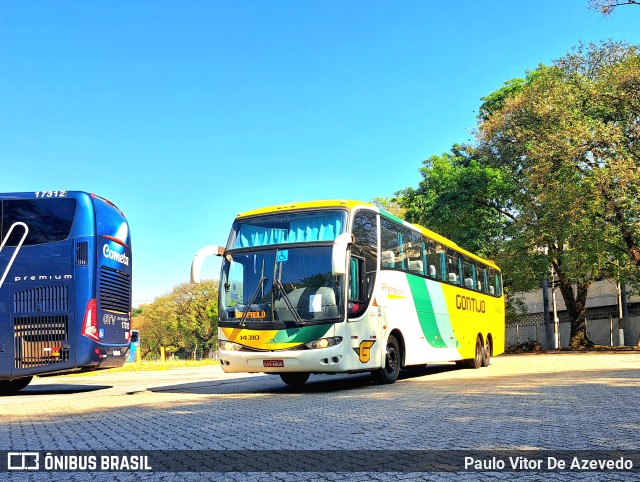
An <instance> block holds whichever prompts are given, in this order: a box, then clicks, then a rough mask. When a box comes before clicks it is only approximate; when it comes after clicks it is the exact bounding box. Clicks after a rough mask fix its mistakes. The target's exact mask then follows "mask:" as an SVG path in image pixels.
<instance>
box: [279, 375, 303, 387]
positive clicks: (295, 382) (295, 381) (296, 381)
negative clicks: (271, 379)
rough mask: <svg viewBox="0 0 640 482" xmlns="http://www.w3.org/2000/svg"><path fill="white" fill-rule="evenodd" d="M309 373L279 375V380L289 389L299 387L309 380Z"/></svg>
mask: <svg viewBox="0 0 640 482" xmlns="http://www.w3.org/2000/svg"><path fill="white" fill-rule="evenodd" d="M309 375H310V373H298V372H293V373H281V374H280V378H282V381H283V382H284V383H286V384H287V385H289V386H290V387H301V386H302V385H304V384H305V383H306V381H307V380H309Z"/></svg>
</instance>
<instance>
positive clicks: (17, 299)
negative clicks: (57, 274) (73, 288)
mask: <svg viewBox="0 0 640 482" xmlns="http://www.w3.org/2000/svg"><path fill="white" fill-rule="evenodd" d="M68 310H69V288H68V287H67V286H40V287H38V288H33V289H30V290H24V291H18V292H16V293H14V294H13V312H14V313H16V314H19V313H38V312H47V313H52V312H53V313H58V312H61V311H68Z"/></svg>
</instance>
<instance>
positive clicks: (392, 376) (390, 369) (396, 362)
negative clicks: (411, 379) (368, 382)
mask: <svg viewBox="0 0 640 482" xmlns="http://www.w3.org/2000/svg"><path fill="white" fill-rule="evenodd" d="M400 359H401V357H400V345H399V344H398V340H396V337H395V336H393V335H389V339H388V340H387V346H386V349H385V357H384V366H383V367H382V368H379V369H377V370H374V371H373V372H371V374H372V375H373V379H374V380H375V381H376V382H377V383H387V384H388V383H394V382H395V381H396V380H397V379H398V376H399V375H400Z"/></svg>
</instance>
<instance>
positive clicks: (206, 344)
mask: <svg viewBox="0 0 640 482" xmlns="http://www.w3.org/2000/svg"><path fill="white" fill-rule="evenodd" d="M217 297H218V283H217V282H214V281H203V282H202V283H199V284H191V283H183V284H181V285H178V286H176V287H175V288H174V289H173V290H172V291H171V292H170V293H168V294H166V295H164V296H161V297H158V298H156V299H155V300H154V301H153V302H152V303H150V304H148V305H144V306H142V307H141V308H140V309H139V310H138V314H137V315H136V316H134V319H133V326H134V327H135V328H136V329H138V330H139V331H140V340H141V342H140V344H141V353H142V356H143V357H146V356H147V355H149V354H150V353H157V354H159V353H160V347H165V349H168V350H170V351H172V352H180V351H182V352H185V353H189V354H191V353H193V352H194V351H197V350H202V356H203V357H204V358H206V357H208V356H209V353H210V352H211V350H214V349H216V348H217V346H218V323H217V320H218V301H217Z"/></svg>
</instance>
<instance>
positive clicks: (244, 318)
mask: <svg viewBox="0 0 640 482" xmlns="http://www.w3.org/2000/svg"><path fill="white" fill-rule="evenodd" d="M266 283H267V278H265V277H264V259H263V260H262V273H261V274H260V279H259V280H258V284H257V285H256V288H255V289H254V290H253V293H251V296H250V297H249V301H248V302H247V305H246V307H245V309H244V311H243V312H242V318H240V322H239V323H238V326H244V323H245V321H247V315H248V314H249V310H250V309H251V305H252V304H253V303H255V301H256V300H257V299H258V293H260V291H261V290H262V297H264V285H265V284H266Z"/></svg>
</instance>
